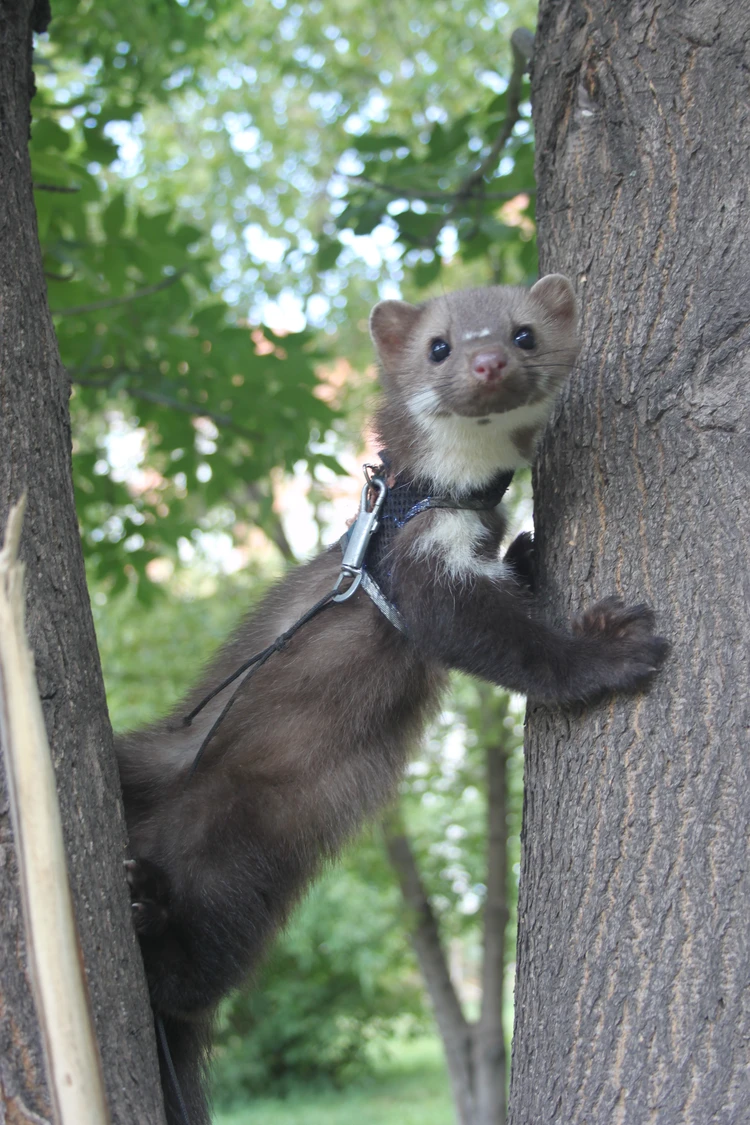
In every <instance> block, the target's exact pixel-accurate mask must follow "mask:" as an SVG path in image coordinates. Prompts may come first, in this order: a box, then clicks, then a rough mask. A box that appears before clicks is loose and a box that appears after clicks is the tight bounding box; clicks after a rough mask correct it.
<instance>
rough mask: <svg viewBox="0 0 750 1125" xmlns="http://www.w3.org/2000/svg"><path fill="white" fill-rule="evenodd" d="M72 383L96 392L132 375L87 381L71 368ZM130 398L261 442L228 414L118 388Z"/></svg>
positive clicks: (138, 389) (118, 374)
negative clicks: (207, 420)
mask: <svg viewBox="0 0 750 1125" xmlns="http://www.w3.org/2000/svg"><path fill="white" fill-rule="evenodd" d="M68 374H69V375H70V380H71V382H72V383H76V384H78V385H79V386H81V387H93V388H95V389H96V390H102V391H106V390H111V389H112V387H113V386H114V384H115V383H116V382H117V380H118V379H119V378H120V377H121V376H122V375H131V374H134V373H133V372H130V371H122V370H118V371H116V372H114V374H113V376H112V378H111V379H87V378H85V377H84V376H82V375H78V374H77V372H76V368H74V367H73V368H71V369H70V370H69V371H68ZM120 389H122V390H123V391H125V392H126V393H127V394H129V395H130V396H131V398H140V399H142V400H143V401H144V402H152V403H154V404H155V405H156V406H167V407H169V408H170V409H171V410H179V411H181V412H182V413H183V414H190V415H192V416H193V417H194V418H210V419H211V421H212V422H215V423H216V425H217V426H223V427H224V429H227V430H233V431H234V432H235V433H238V434H241V435H242V437H246V438H248V439H249V440H250V441H262V440H263V434H261V433H259V432H258V431H257V430H248V429H246V428H245V427H244V426H242V425H240V424H239V422H235V421H234V419H233V418H232V416H231V415H230V414H220V413H219V412H218V411H216V410H209V409H208V408H207V407H205V406H202V405H201V404H200V403H197V402H181V401H180V399H177V398H171V397H170V396H169V395H164V394H160V393H159V392H158V391H149V390H146V388H144V387H134V386H132V385H131V384H130V383H127V384H123V385H122V387H121V388H120Z"/></svg>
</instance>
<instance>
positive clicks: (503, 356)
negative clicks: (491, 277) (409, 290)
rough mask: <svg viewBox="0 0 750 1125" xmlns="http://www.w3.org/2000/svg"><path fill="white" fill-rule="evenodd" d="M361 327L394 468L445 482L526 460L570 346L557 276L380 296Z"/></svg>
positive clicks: (470, 484) (567, 307)
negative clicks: (416, 298) (415, 295)
mask: <svg viewBox="0 0 750 1125" xmlns="http://www.w3.org/2000/svg"><path fill="white" fill-rule="evenodd" d="M370 331H371V333H372V338H373V341H374V343H375V347H376V348H377V351H378V356H379V358H380V361H381V365H382V376H381V379H382V384H383V389H384V392H385V393H384V402H383V405H382V407H381V410H380V412H379V416H378V420H377V425H378V429H379V431H380V436H381V438H382V439H383V440H384V441H385V443H386V444H387V446H388V448H389V450H390V451H391V454H392V455H393V456H394V457H395V461H396V463H397V465H398V469H399V471H403V470H409V471H411V472H412V473H413V474H414V475H415V476H418V477H426V478H429V479H430V480H434V481H436V482H439V483H442V484H444V485H445V486H446V487H449V488H453V489H456V488H459V489H461V488H464V487H466V488H467V489H472V488H477V487H479V486H481V485H482V484H484V483H486V481H487V480H489V479H490V478H491V477H492V476H493V475H494V474H495V473H496V472H497V470H498V469H500V468H508V469H510V468H516V467H517V466H519V465H522V464H528V463H529V462H530V460H531V459H532V456H533V451H534V447H535V444H536V439H537V437H538V435H539V433H540V431H541V428H542V426H543V425H544V423H545V421H546V419H547V417H548V415H549V412H550V410H551V408H552V403H553V402H554V399H555V396H556V395H557V392H558V391H559V389H560V387H561V386H562V384H563V383H564V382H565V380H566V378H567V377H568V374H569V372H570V369H571V367H572V366H573V363H574V362H575V359H576V356H577V354H578V350H579V341H578V337H577V335H576V304H575V296H574V294H573V287H572V285H571V284H570V282H569V281H568V279H567V278H566V277H563V276H562V275H561V274H549V275H548V276H547V277H543V278H542V279H541V280H540V281H538V282H537V283H536V285H534V286H533V287H532V288H531V289H529V290H526V289H515V288H510V287H507V286H493V287H491V288H487V289H466V290H462V291H459V292H457V293H449V294H446V295H445V296H443V297H438V298H436V299H435V300H432V301H428V302H426V303H425V304H423V305H409V304H407V303H406V302H405V301H381V303H380V304H379V305H376V306H375V308H374V309H373V311H372V316H371V317H370Z"/></svg>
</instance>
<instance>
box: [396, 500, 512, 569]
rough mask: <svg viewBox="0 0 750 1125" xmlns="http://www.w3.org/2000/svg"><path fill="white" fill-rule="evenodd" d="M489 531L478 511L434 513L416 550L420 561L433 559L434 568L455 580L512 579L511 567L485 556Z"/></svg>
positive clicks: (414, 549)
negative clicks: (436, 567) (510, 576)
mask: <svg viewBox="0 0 750 1125" xmlns="http://www.w3.org/2000/svg"><path fill="white" fill-rule="evenodd" d="M486 538H487V531H486V529H485V527H484V525H483V524H482V521H481V520H480V518H479V514H478V513H477V512H471V511H463V510H458V511H456V510H454V509H446V510H445V511H436V512H434V513H433V516H432V522H431V525H430V527H429V528H428V529H427V530H426V531H425V532H424V533H423V534H421V535H420V536H419V537H418V539H417V540H416V541H415V543H414V546H413V548H412V550H413V553H414V555H415V556H416V557H417V558H424V559H429V560H430V563H431V565H432V566H435V565H436V564H437V566H438V568H439V570H440V571H441V572H442V573H443V574H445V576H446V577H448V578H451V579H462V580H464V581H466V580H470V579H472V578H478V577H480V576H481V577H484V578H498V579H504V578H507V577H508V574H509V568H508V567H507V566H506V564H505V563H504V562H503V560H502V559H501V558H500V557H499V555H498V556H497V557H494V558H488V557H487V556H486V555H482V550H481V549H482V541H483V540H485V539H486Z"/></svg>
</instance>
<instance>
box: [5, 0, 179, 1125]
mask: <svg viewBox="0 0 750 1125" xmlns="http://www.w3.org/2000/svg"><path fill="white" fill-rule="evenodd" d="M48 18H49V8H48V6H46V5H45V4H44V3H37V4H36V5H34V4H32V3H31V2H30V0H13V2H9V0H0V527H2V526H4V524H5V521H6V518H7V513H8V509H9V507H10V505H11V503H12V502H13V501H15V500H17V499H18V497H19V495H20V494H21V492H22V491H23V490H24V489H27V490H28V498H29V502H28V508H27V514H26V520H25V523H24V532H23V538H22V542H21V557H22V558H23V560H24V561H25V563H26V568H27V570H26V575H27V627H28V632H29V636H30V641H31V646H32V649H33V652H34V657H35V661H36V671H37V680H38V683H39V689H40V694H41V697H42V702H43V707H44V716H45V723H46V727H47V731H48V736H49V740H50V744H51V746H52V751H53V756H54V763H55V768H56V774H57V781H58V790H59V797H60V804H61V810H62V816H63V823H64V826H65V831H66V844H67V848H68V855H69V866H70V875H71V884H72V891H73V897H74V901H75V904H76V912H77V920H78V929H79V935H80V943H81V951H82V955H83V958H84V962H85V966H86V971H87V978H88V985H89V989H90V993H91V1000H92V1007H93V1010H94V1014H95V1022H96V1030H97V1035H98V1039H99V1044H100V1048H101V1053H102V1061H103V1066H104V1073H105V1081H106V1085H107V1091H108V1096H109V1100H110V1105H111V1110H112V1115H113V1120H114V1121H116V1122H119V1123H121V1125H126V1123H127V1125H132V1122H134V1121H137V1122H139V1123H144V1125H145V1123H149V1122H154V1123H156V1122H163V1110H162V1106H161V1093H160V1088H159V1082H158V1072H157V1066H156V1054H155V1048H154V1041H153V1031H152V1026H151V1018H150V1012H149V1005H148V999H147V994H146V988H145V982H144V979H143V972H142V967H141V964H140V958H139V955H138V950H137V946H136V942H135V938H134V935H133V932H132V926H131V922H130V917H129V905H128V896H127V893H126V889H125V881H124V878H123V875H122V859H123V857H124V855H125V830H124V821H123V817H122V814H121V809H120V797H119V786H118V780H117V772H116V767H115V763H114V757H113V754H112V746H111V738H112V736H111V731H110V727H109V720H108V717H107V707H106V703H105V699H104V691H103V686H102V678H101V670H100V667H99V660H98V654H97V648H96V639H95V636H94V629H93V624H92V620H91V614H90V611H89V602H88V594H87V591H86V584H85V576H84V570H83V562H82V558H81V550H80V545H79V537H78V525H77V522H76V516H75V509H74V506H73V489H72V484H71V466H70V432H69V420H68V395H69V384H68V379H67V376H66V374H65V371H64V369H63V367H62V365H61V363H60V359H59V355H58V350H57V344H56V341H55V336H54V331H53V328H52V323H51V320H50V316H49V311H48V308H47V301H46V292H45V284H44V276H43V271H42V262H41V255H40V251H39V243H38V238H37V232H36V217H35V211H34V202H33V197H32V188H31V173H30V168H29V161H28V154H27V139H28V129H29V99H30V96H31V94H32V92H33V78H32V73H31V31H32V28H34V29H36V30H42V29H43V28H44V26H45V25H46V21H47V19H48ZM0 902H1V908H0V1120H2V1121H6V1120H7V1121H9V1122H10V1121H12V1122H14V1125H21V1123H24V1122H29V1123H31V1122H34V1123H35V1125H38V1123H39V1122H47V1121H49V1120H50V1106H49V1100H48V1096H47V1090H46V1082H45V1078H44V1072H43V1064H42V1055H41V1050H40V1041H39V1034H38V1028H37V1020H36V1014H35V1011H34V1007H33V1003H32V999H31V994H30V991H29V983H28V979H27V972H26V957H25V948H24V934H23V924H22V920H21V914H20V910H19V900H18V888H17V880H16V867H15V858H14V853H13V840H12V833H11V829H10V824H9V818H8V803H7V798H6V796H5V790H4V788H3V789H2V791H1V792H0Z"/></svg>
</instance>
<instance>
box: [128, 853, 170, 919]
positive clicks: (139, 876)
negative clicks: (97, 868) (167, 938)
mask: <svg viewBox="0 0 750 1125" xmlns="http://www.w3.org/2000/svg"><path fill="white" fill-rule="evenodd" d="M125 877H126V879H127V881H128V887H129V888H130V906H131V909H132V913H133V922H134V924H135V929H136V933H137V934H138V935H139V936H142V937H157V936H158V935H159V934H161V933H163V932H164V930H165V929H166V927H167V922H168V921H169V909H168V907H169V889H168V888H169V884H168V881H167V877H166V875H165V874H164V872H163V871H162V870H161V868H160V867H158V866H157V865H156V864H155V863H151V862H150V860H148V859H127V860H126V861H125Z"/></svg>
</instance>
